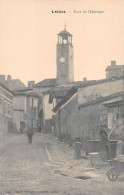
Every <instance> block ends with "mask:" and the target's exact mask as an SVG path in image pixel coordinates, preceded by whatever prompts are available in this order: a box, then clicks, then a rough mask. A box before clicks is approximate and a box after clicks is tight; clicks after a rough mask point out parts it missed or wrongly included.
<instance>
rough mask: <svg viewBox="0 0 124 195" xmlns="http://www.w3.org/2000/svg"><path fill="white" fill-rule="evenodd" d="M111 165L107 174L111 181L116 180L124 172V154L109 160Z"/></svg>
mask: <svg viewBox="0 0 124 195" xmlns="http://www.w3.org/2000/svg"><path fill="white" fill-rule="evenodd" d="M108 162H109V164H110V167H109V169H108V171H107V176H108V179H109V180H110V181H116V180H117V178H118V176H119V175H122V174H124V155H120V157H118V158H115V159H112V160H108Z"/></svg>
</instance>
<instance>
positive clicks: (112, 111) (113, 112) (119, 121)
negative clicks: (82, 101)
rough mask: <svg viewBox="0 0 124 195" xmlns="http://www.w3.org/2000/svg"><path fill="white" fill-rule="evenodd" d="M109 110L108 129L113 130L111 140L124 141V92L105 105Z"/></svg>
mask: <svg viewBox="0 0 124 195" xmlns="http://www.w3.org/2000/svg"><path fill="white" fill-rule="evenodd" d="M104 106H105V107H106V108H107V110H108V128H109V129H112V131H111V133H110V136H109V137H110V139H114V140H124V91H123V92H120V93H117V94H116V96H115V97H114V98H112V99H111V100H108V101H106V102H105V103H104Z"/></svg>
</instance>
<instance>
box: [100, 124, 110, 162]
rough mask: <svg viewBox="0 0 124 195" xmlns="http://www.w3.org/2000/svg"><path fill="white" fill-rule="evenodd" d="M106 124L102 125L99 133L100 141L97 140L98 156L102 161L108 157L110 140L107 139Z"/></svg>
mask: <svg viewBox="0 0 124 195" xmlns="http://www.w3.org/2000/svg"><path fill="white" fill-rule="evenodd" d="M106 129H107V126H106V125H102V127H101V130H100V132H99V134H100V141H99V152H100V157H101V159H102V160H103V161H106V160H108V159H109V158H110V142H109V140H108V134H107V132H106Z"/></svg>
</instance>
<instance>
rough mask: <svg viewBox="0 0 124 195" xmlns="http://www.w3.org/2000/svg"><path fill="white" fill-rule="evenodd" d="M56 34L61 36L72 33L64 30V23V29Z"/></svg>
mask: <svg viewBox="0 0 124 195" xmlns="http://www.w3.org/2000/svg"><path fill="white" fill-rule="evenodd" d="M58 35H59V36H62V37H67V36H72V34H71V33H69V32H68V31H67V30H66V25H65V28H64V30H62V31H61V32H60V33H58Z"/></svg>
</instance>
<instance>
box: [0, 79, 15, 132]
mask: <svg viewBox="0 0 124 195" xmlns="http://www.w3.org/2000/svg"><path fill="white" fill-rule="evenodd" d="M12 129H13V93H12V91H11V90H10V89H8V88H7V87H6V86H5V85H4V84H3V83H1V82H0V133H3V134H6V133H7V132H11V131H12Z"/></svg>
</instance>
